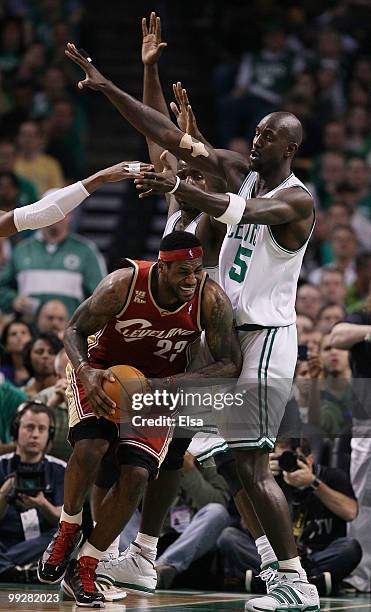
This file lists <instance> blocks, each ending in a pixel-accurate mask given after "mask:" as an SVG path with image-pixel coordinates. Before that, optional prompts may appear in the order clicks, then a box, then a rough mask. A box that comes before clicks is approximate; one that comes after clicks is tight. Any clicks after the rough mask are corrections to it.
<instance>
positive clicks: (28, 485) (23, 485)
mask: <svg viewBox="0 0 371 612" xmlns="http://www.w3.org/2000/svg"><path fill="white" fill-rule="evenodd" d="M35 467H36V469H31V470H30V469H28V466H27V468H25V466H18V467H17V468H16V470H15V472H14V476H15V484H14V493H15V494H18V493H25V494H26V495H31V497H33V496H34V495H37V494H38V493H39V492H40V491H46V479H45V470H43V469H40V467H41V466H39V464H35Z"/></svg>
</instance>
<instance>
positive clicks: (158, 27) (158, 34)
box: [156, 17, 161, 43]
mask: <svg viewBox="0 0 371 612" xmlns="http://www.w3.org/2000/svg"><path fill="white" fill-rule="evenodd" d="M156 42H157V43H160V42H161V19H160V17H156Z"/></svg>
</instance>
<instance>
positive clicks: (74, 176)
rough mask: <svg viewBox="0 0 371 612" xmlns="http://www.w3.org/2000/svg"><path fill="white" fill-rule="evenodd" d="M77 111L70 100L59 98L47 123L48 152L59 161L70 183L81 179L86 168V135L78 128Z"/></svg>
mask: <svg viewBox="0 0 371 612" xmlns="http://www.w3.org/2000/svg"><path fill="white" fill-rule="evenodd" d="M76 112H77V109H76V108H74V106H73V105H72V103H71V101H70V100H68V99H64V100H58V101H57V102H55V103H54V104H53V107H52V110H51V113H50V115H49V117H48V119H47V121H46V124H45V129H46V132H47V136H48V145H47V148H46V152H47V153H48V155H51V156H52V157H54V158H55V159H57V160H58V161H59V163H60V164H61V166H62V170H63V174H64V176H65V177H66V179H67V181H68V182H69V183H72V182H75V181H77V180H79V178H80V177H81V176H82V175H83V174H84V173H85V170H86V159H85V146H84V145H85V143H84V137H83V136H84V135H83V134H81V130H79V129H78V128H77V125H76V123H77V118H76Z"/></svg>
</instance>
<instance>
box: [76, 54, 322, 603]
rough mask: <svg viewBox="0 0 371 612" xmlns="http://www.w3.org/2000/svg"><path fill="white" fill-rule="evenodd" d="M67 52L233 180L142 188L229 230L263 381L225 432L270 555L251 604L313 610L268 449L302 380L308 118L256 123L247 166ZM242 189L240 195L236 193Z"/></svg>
mask: <svg viewBox="0 0 371 612" xmlns="http://www.w3.org/2000/svg"><path fill="white" fill-rule="evenodd" d="M66 55H67V56H68V57H69V58H70V59H71V60H72V61H74V62H75V63H76V64H78V65H79V66H80V67H81V68H82V69H83V70H84V71H85V79H84V80H83V81H80V82H79V87H80V89H84V88H90V89H93V90H97V91H100V92H102V93H103V94H104V95H105V96H106V97H107V98H108V99H109V100H110V101H111V103H112V104H113V105H114V106H116V108H117V109H118V111H119V112H120V113H121V115H122V116H123V117H124V118H125V119H126V120H128V121H129V123H131V125H133V127H135V128H136V129H137V130H138V131H139V132H141V133H142V134H144V135H145V136H146V137H147V138H149V139H151V140H152V141H154V142H156V143H157V144H158V145H159V146H161V147H163V148H165V149H168V150H169V151H170V153H172V154H173V155H175V156H176V157H177V158H180V159H183V160H184V161H186V162H188V163H191V164H192V166H194V167H195V168H198V169H199V170H200V171H201V172H206V173H208V174H211V175H213V176H216V177H220V178H222V179H224V180H226V182H227V188H228V189H229V192H227V193H226V194H212V193H207V192H203V191H201V190H199V189H197V188H196V187H194V186H192V185H189V184H187V183H186V182H185V181H181V180H180V178H179V177H176V176H175V175H174V174H173V172H172V171H171V169H170V168H169V167H168V166H166V168H165V170H164V172H163V173H161V174H153V173H148V174H147V175H146V178H145V180H139V182H138V185H137V187H138V189H140V190H145V191H144V193H142V194H140V196H139V197H145V196H146V195H150V194H151V193H167V192H170V191H171V192H172V193H175V192H177V193H178V197H179V198H181V199H182V200H183V201H185V202H188V204H189V205H190V206H192V207H194V208H197V209H198V210H200V211H203V212H206V213H207V214H209V215H210V216H211V215H212V216H214V217H215V218H216V219H217V220H218V221H219V222H221V223H225V224H226V225H227V234H226V237H225V239H224V243H223V247H222V251H221V256H220V268H221V275H220V280H221V284H222V286H223V287H224V288H225V289H226V292H227V294H228V295H229V297H230V299H231V301H232V305H233V307H234V313H235V319H236V324H237V329H238V330H239V337H240V343H241V347H242V352H243V354H244V366H243V371H242V377H241V378H242V382H243V381H245V382H246V380H249V381H257V383H256V384H257V390H256V393H251V400H250V397H249V404H248V409H247V410H246V418H247V420H249V421H250V422H249V423H248V425H249V427H248V430H246V429H245V430H243V429H241V432H242V435H240V436H239V435H238V433H237V432H236V431H235V430H234V431H231V428H230V427H228V425H229V424H228V423H226V429H225V432H224V433H225V436H226V437H227V440H228V442H229V444H230V446H231V448H232V449H233V452H234V454H235V458H236V462H237V467H238V474H239V478H240V480H241V482H242V484H243V486H244V489H245V491H246V493H247V495H248V498H249V499H250V502H251V508H250V510H251V516H250V520H249V523H248V524H249V529H250V531H251V533H252V534H253V535H254V537H255V539H256V542H257V546H258V551H259V553H260V555H261V557H262V566H263V568H264V571H263V572H262V574H261V577H262V578H263V579H265V580H266V582H267V591H268V593H267V595H266V596H265V597H263V598H258V599H252V600H250V601H249V602H247V604H246V607H247V609H248V610H263V611H273V610H277V609H279V610H284V609H290V608H293V607H295V608H296V610H300V611H302V612H315V611H317V610H319V599H318V594H317V590H316V588H315V587H314V586H312V585H310V584H309V583H308V582H307V577H306V574H305V572H304V570H303V568H302V567H301V563H300V559H299V557H298V555H297V549H296V546H295V541H294V538H293V535H292V526H291V519H290V514H289V509H288V506H287V503H286V500H285V498H284V496H283V493H282V491H281V489H280V488H279V487H278V485H277V484H276V482H275V480H274V478H273V476H272V474H271V472H270V469H269V465H268V451H269V450H271V448H272V447H273V444H274V438H275V435H276V434H277V429H278V425H279V420H280V418H281V417H282V415H283V409H284V405H285V404H286V401H287V399H288V393H289V387H290V384H289V383H290V381H291V380H292V377H293V374H294V368H295V363H296V356H297V338H296V327H295V309H294V304H295V293H296V283H297V279H298V276H299V271H300V266H301V263H302V259H303V255H304V251H305V248H306V245H307V242H308V240H309V237H310V234H311V231H312V228H313V224H314V208H313V200H312V197H311V196H310V194H309V193H308V192H307V190H306V189H305V188H303V184H302V183H301V182H300V181H299V180H298V179H297V178H296V177H295V176H294V175H293V174H292V173H291V162H292V158H293V157H294V155H295V153H296V151H297V149H298V147H299V146H300V143H301V139H302V127H301V124H300V121H299V120H298V119H297V118H296V117H295V116H294V115H292V114H291V113H272V114H270V115H268V116H267V117H264V118H263V119H262V120H261V121H260V122H259V125H258V126H257V129H256V135H255V138H254V141H253V148H252V151H251V155H250V163H249V164H248V163H247V162H246V161H245V160H244V159H243V158H242V157H241V156H240V155H238V154H236V153H233V152H230V151H225V150H215V149H213V148H211V147H210V146H209V145H205V144H204V143H202V142H200V141H197V140H195V139H194V138H192V136H191V135H189V134H185V133H183V132H181V131H180V130H179V129H178V128H177V127H176V126H175V125H174V124H173V123H172V122H171V121H169V119H168V118H167V117H164V116H163V115H162V114H160V113H158V112H157V111H156V110H154V109H151V108H149V107H148V106H144V105H143V104H141V103H140V102H139V101H138V100H136V99H135V98H133V97H132V96H130V95H129V94H127V93H126V92H125V91H123V90H120V89H119V88H118V87H116V86H115V85H114V84H113V83H112V82H111V81H109V80H108V79H106V78H105V77H104V76H103V75H102V74H101V73H100V72H99V71H98V70H97V69H96V68H95V67H94V66H93V65H92V63H91V61H89V60H88V59H86V58H85V57H84V56H83V55H82V54H81V53H79V52H78V51H77V49H76V47H75V46H74V45H73V44H68V45H67V49H66ZM250 171H252V174H250ZM241 186H242V187H241ZM240 190H241V194H242V195H236V194H237V193H238V192H239V191H240ZM281 383H283V384H281ZM240 416H241V415H237V416H236V418H237V419H238V418H240ZM233 417H234V415H232V425H233ZM235 429H236V428H235ZM222 433H223V432H222Z"/></svg>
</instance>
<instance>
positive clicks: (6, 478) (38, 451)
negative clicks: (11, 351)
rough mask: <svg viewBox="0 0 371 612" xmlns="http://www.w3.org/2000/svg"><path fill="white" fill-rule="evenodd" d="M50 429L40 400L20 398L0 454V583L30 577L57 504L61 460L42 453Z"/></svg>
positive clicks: (60, 494)
mask: <svg viewBox="0 0 371 612" xmlns="http://www.w3.org/2000/svg"><path fill="white" fill-rule="evenodd" d="M54 430H55V424H54V417H53V412H52V410H51V409H50V408H48V406H46V405H45V404H41V403H37V402H35V401H30V402H25V403H24V404H21V405H20V406H19V408H18V412H17V414H16V417H15V419H14V421H13V423H12V433H13V437H14V440H15V442H16V450H15V452H12V453H8V454H6V455H2V456H1V457H0V582H35V581H36V570H33V569H32V564H34V563H35V562H36V561H37V560H38V559H39V557H40V556H41V555H42V553H43V551H44V550H45V547H46V546H47V545H48V543H49V542H50V540H51V539H52V537H53V535H54V533H55V531H56V528H57V525H58V522H59V518H60V513H61V509H62V504H63V481H64V471H65V466H66V464H65V462H64V461H61V460H60V459H56V458H55V457H52V456H50V455H46V454H45V453H46V451H47V449H48V447H49V444H50V443H51V441H52V440H53V436H54Z"/></svg>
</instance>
